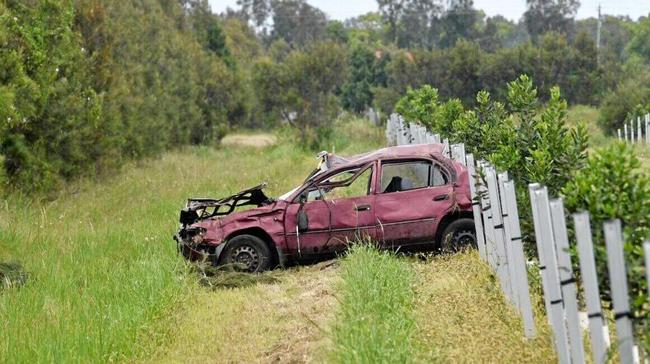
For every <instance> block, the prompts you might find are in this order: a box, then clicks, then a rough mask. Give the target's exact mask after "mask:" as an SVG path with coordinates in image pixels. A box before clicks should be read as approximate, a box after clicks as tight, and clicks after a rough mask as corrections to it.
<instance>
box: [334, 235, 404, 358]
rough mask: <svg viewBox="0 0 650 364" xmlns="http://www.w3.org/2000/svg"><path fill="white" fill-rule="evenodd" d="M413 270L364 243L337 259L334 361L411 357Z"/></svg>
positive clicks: (392, 256)
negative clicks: (339, 279) (337, 281)
mask: <svg viewBox="0 0 650 364" xmlns="http://www.w3.org/2000/svg"><path fill="white" fill-rule="evenodd" d="M412 280H413V273H412V272H411V270H410V269H409V266H408V264H407V263H406V262H405V261H402V260H398V259H396V258H395V256H394V255H393V254H391V253H389V252H380V251H378V250H376V249H375V248H373V247H371V246H368V245H358V246H355V247H353V248H352V249H351V251H350V254H349V255H348V256H347V257H346V258H345V259H344V260H343V263H342V272H341V283H340V286H339V298H340V307H339V311H338V312H337V315H336V318H335V323H334V326H333V342H334V349H333V353H332V356H333V358H332V360H333V361H335V362H337V363H405V362H410V361H411V360H412V358H413V345H412V338H413V332H414V328H415V321H414V318H413V312H412V311H413V302H414V295H413V290H412V289H411V283H412Z"/></svg>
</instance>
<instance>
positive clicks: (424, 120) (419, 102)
mask: <svg viewBox="0 0 650 364" xmlns="http://www.w3.org/2000/svg"><path fill="white" fill-rule="evenodd" d="M395 111H396V112H398V113H399V114H401V115H402V116H403V117H404V118H405V119H406V121H409V122H415V121H417V122H420V123H421V124H422V125H424V126H426V127H428V128H429V129H430V130H433V131H434V132H435V133H439V134H441V135H443V136H449V135H451V134H452V124H451V122H450V121H453V120H455V119H456V118H457V117H458V116H460V114H461V113H462V112H463V105H462V103H461V102H460V100H458V99H452V100H449V101H447V102H445V103H441V102H440V97H439V95H438V90H437V89H435V88H433V87H431V86H430V85H424V86H422V87H421V88H418V89H415V90H414V89H409V90H408V91H407V92H406V95H404V96H403V97H402V98H401V99H399V101H398V102H397V104H396V105H395Z"/></svg>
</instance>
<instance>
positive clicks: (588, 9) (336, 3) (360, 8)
mask: <svg viewBox="0 0 650 364" xmlns="http://www.w3.org/2000/svg"><path fill="white" fill-rule="evenodd" d="M209 1H210V4H211V5H212V9H214V11H215V12H217V13H220V12H222V11H223V10H225V9H226V7H228V6H230V7H231V8H236V7H237V6H236V0H209ZM307 2H308V3H310V4H312V5H314V6H316V7H317V8H319V9H321V10H323V11H325V12H326V13H327V14H328V15H329V16H330V18H332V19H338V20H345V19H347V18H351V17H354V16H357V15H360V14H364V13H367V12H370V11H376V10H377V2H376V1H375V0H307ZM445 3H446V1H445ZM580 3H581V4H582V5H581V6H580V10H578V18H579V19H583V18H589V17H595V16H597V14H598V10H597V9H598V4H599V3H600V4H601V6H602V12H603V14H610V15H629V16H630V17H631V18H632V19H637V18H638V17H640V16H642V15H648V13H650V0H600V1H599V0H581V1H580ZM474 7H476V8H477V9H482V10H483V11H485V13H486V14H487V15H488V16H492V15H496V14H501V15H503V16H505V17H506V18H508V19H511V20H518V19H519V18H521V15H522V14H523V13H524V11H525V10H526V0H474Z"/></svg>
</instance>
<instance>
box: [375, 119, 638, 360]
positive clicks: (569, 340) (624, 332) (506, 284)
mask: <svg viewBox="0 0 650 364" xmlns="http://www.w3.org/2000/svg"><path fill="white" fill-rule="evenodd" d="M649 118H650V117H646V130H647V126H648V119H649ZM639 130H640V128H639ZM638 135H641V133H640V132H639V134H638ZM386 137H387V141H388V143H389V144H390V145H404V144H419V143H441V138H440V135H438V134H433V133H430V132H428V131H427V130H426V128H424V127H423V126H421V125H418V124H415V123H406V122H405V121H404V119H403V118H402V117H401V116H399V115H397V114H393V115H391V116H390V118H389V120H388V122H387V126H386ZM442 143H444V145H445V149H444V153H445V154H446V155H447V156H448V157H451V158H453V159H454V160H457V161H459V162H460V163H463V164H465V165H466V166H467V168H468V172H469V174H470V176H472V178H473V179H474V183H470V189H471V193H472V197H473V201H474V205H473V214H474V223H475V226H476V235H477V245H478V252H479V255H480V257H481V259H482V260H484V261H485V262H487V264H489V265H490V266H491V267H492V269H493V270H494V272H495V275H496V277H497V279H498V281H499V283H500V286H501V288H502V290H503V293H504V295H505V297H506V299H507V301H508V302H509V303H510V304H512V306H513V307H514V308H515V309H516V310H517V312H518V313H519V314H520V315H521V318H522V322H523V333H524V335H525V336H526V337H527V338H534V337H535V336H536V327H535V320H534V317H533V307H532V304H531V296H530V288H529V282H528V269H529V267H530V269H537V270H538V271H539V275H540V277H541V283H542V291H543V296H544V297H543V299H544V305H545V308H546V315H547V318H548V321H549V323H550V326H551V329H552V331H553V336H554V337H553V338H554V344H555V349H556V352H557V355H558V359H559V362H560V363H585V362H586V361H587V359H586V355H585V347H586V345H585V343H583V332H584V331H585V330H587V331H588V332H589V339H590V348H591V358H592V361H593V362H594V363H605V362H606V361H608V360H609V359H610V358H611V357H612V355H613V351H614V350H617V351H618V355H619V359H620V362H621V363H639V362H640V355H639V348H638V346H637V345H636V343H637V340H640V338H635V336H634V330H633V321H632V315H631V313H630V302H629V295H628V281H627V274H626V262H625V259H624V252H623V233H622V227H621V221H620V220H611V221H607V222H605V223H604V224H603V226H602V229H603V232H604V236H605V244H606V249H607V259H608V262H607V266H608V273H609V277H610V292H611V296H612V302H613V315H614V318H615V325H616V340H617V341H616V344H615V345H610V338H609V336H610V335H609V327H608V324H607V320H606V319H605V316H604V311H603V307H602V305H601V300H600V292H599V286H598V272H597V270H596V261H595V255H594V244H593V241H592V236H593V234H592V228H591V224H590V217H589V214H588V213H587V212H578V213H574V214H572V215H571V216H570V218H571V220H572V222H573V226H574V229H575V243H576V246H577V250H578V259H579V267H580V274H579V276H580V280H581V282H580V283H581V285H580V288H581V291H582V292H579V290H578V284H577V283H578V282H577V281H576V279H575V275H574V272H573V270H572V262H571V255H570V253H569V235H568V233H567V223H566V221H567V216H565V212H564V211H565V210H564V203H563V201H562V198H552V197H551V196H549V193H548V189H547V188H546V187H545V186H542V185H539V184H536V183H533V184H530V185H529V186H528V192H529V198H530V202H531V208H532V216H533V225H534V231H535V242H536V244H537V255H538V256H537V257H536V258H537V262H538V263H537V264H535V262H534V261H530V262H529V261H527V260H526V256H525V254H524V247H523V241H522V232H521V227H520V226H521V225H520V219H519V211H518V207H517V196H516V193H515V181H513V180H512V179H510V178H509V177H508V173H507V172H505V171H504V172H500V171H497V170H496V169H495V168H494V167H493V166H491V165H490V163H488V162H487V161H484V160H478V161H476V160H475V159H474V156H473V155H472V154H466V153H465V146H464V145H463V144H450V143H449V141H448V140H446V139H443V140H442ZM643 248H644V252H645V267H646V269H645V272H646V278H647V281H648V282H650V241H647V242H645V244H644V246H643ZM603 273H605V272H601V274H603ZM648 292H649V295H650V287H648ZM579 296H582V297H584V305H583V306H584V307H585V309H586V311H580V307H581V305H580V304H579V300H578V297H579ZM584 321H586V322H587V323H586V324H585V325H583V324H581V323H582V322H584ZM645 362H647V359H646V361H645Z"/></svg>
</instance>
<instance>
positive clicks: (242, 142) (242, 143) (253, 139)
mask: <svg viewBox="0 0 650 364" xmlns="http://www.w3.org/2000/svg"><path fill="white" fill-rule="evenodd" d="M275 143H276V138H275V136H273V135H271V134H228V135H226V136H225V137H224V138H223V139H221V145H222V146H224V147H254V148H266V147H270V146H272V145H274V144H275Z"/></svg>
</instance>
